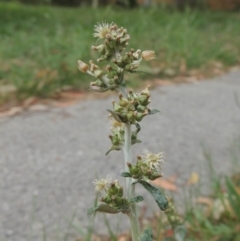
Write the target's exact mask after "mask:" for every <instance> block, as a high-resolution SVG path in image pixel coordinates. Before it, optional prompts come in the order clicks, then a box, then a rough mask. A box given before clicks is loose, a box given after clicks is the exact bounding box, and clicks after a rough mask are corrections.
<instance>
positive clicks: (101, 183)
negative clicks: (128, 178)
mask: <svg viewBox="0 0 240 241" xmlns="http://www.w3.org/2000/svg"><path fill="white" fill-rule="evenodd" d="M111 182H112V178H111V177H109V176H107V177H106V178H101V179H96V180H95V181H94V182H93V183H94V184H95V190H96V192H102V191H106V190H107V189H108V188H109V186H110V184H111Z"/></svg>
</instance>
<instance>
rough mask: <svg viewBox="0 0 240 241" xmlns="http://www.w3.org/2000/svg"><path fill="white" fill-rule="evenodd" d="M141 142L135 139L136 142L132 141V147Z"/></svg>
mask: <svg viewBox="0 0 240 241" xmlns="http://www.w3.org/2000/svg"><path fill="white" fill-rule="evenodd" d="M141 142H142V141H140V140H138V139H136V140H133V141H132V145H134V144H137V143H141Z"/></svg>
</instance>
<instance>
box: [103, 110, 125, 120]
mask: <svg viewBox="0 0 240 241" xmlns="http://www.w3.org/2000/svg"><path fill="white" fill-rule="evenodd" d="M107 111H108V112H109V113H110V114H111V115H112V117H113V118H114V119H115V120H116V121H117V122H120V123H122V120H121V119H120V118H119V116H118V114H117V113H115V112H114V111H112V110H109V109H107Z"/></svg>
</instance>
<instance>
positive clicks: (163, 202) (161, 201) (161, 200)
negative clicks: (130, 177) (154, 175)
mask: <svg viewBox="0 0 240 241" xmlns="http://www.w3.org/2000/svg"><path fill="white" fill-rule="evenodd" d="M138 182H139V183H140V184H142V185H143V187H144V188H145V189H146V190H147V191H149V192H150V193H151V194H152V196H153V197H154V199H155V201H156V203H157V205H158V207H159V208H160V209H161V210H162V211H165V210H166V209H167V207H168V200H167V198H166V197H165V195H164V194H163V193H162V192H161V191H160V190H159V189H158V188H156V187H154V186H152V185H151V184H149V183H147V182H145V181H142V180H139V181H138Z"/></svg>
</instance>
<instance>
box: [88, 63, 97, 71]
mask: <svg viewBox="0 0 240 241" xmlns="http://www.w3.org/2000/svg"><path fill="white" fill-rule="evenodd" d="M89 64H90V70H91V71H92V72H93V71H95V70H96V69H99V67H98V66H97V65H96V64H94V63H93V61H92V60H90V61H89Z"/></svg>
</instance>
